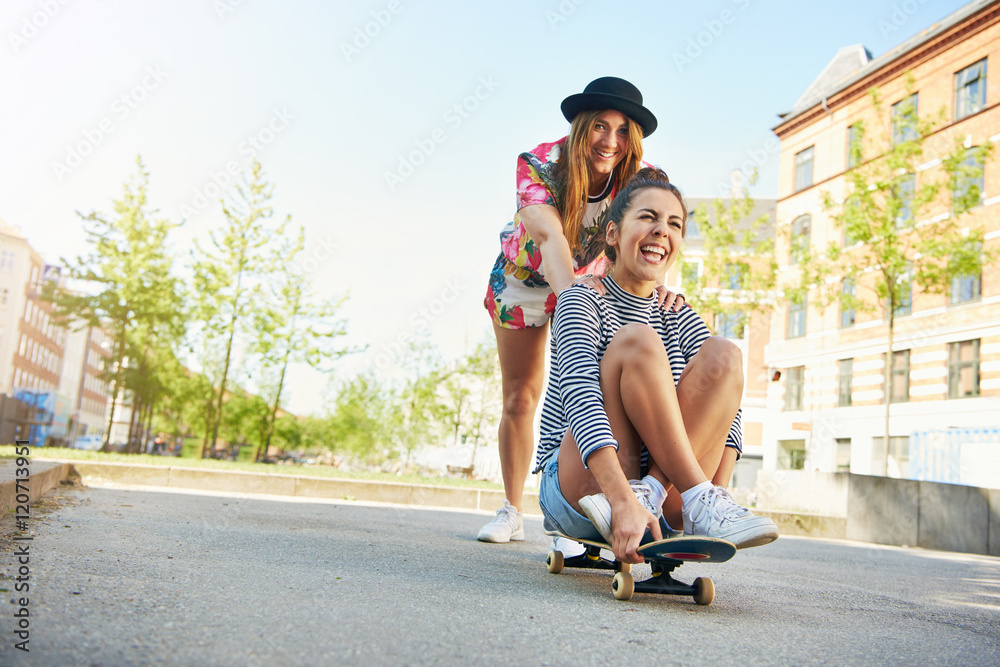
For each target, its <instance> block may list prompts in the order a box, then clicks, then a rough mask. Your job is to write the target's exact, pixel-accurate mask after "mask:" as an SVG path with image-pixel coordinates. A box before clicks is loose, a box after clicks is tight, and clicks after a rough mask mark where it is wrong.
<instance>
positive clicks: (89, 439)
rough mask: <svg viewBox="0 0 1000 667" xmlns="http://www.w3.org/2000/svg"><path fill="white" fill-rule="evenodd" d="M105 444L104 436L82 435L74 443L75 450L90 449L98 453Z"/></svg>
mask: <svg viewBox="0 0 1000 667" xmlns="http://www.w3.org/2000/svg"><path fill="white" fill-rule="evenodd" d="M103 444H104V436H103V435H81V436H80V437H79V438H77V439H76V441H75V442H74V443H73V449H89V450H91V451H97V450H98V449H100V448H101V445H103Z"/></svg>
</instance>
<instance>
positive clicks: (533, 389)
mask: <svg viewBox="0 0 1000 667" xmlns="http://www.w3.org/2000/svg"><path fill="white" fill-rule="evenodd" d="M493 331H494V333H495V334H496V337H497V353H498V354H499V357H500V373H501V375H502V377H503V380H502V384H503V412H502V414H501V416H500V428H499V431H498V439H499V445H500V471H501V473H502V474H503V487H504V492H505V494H506V496H507V501H508V502H509V503H510V504H511V505H513V506H514V507H516V508H517V509H518V511H521V510H522V507H521V504H522V496H523V495H524V482H525V480H526V479H527V477H528V470H529V469H530V468H531V455H532V452H534V450H535V437H534V421H535V411H536V410H537V408H538V401H539V398H540V397H541V394H542V383H543V381H544V379H545V340H546V338H547V335H546V334H547V333H548V324H546V325H545V326H541V327H531V328H528V329H504V328H502V327H498V326H496V324H494V325H493Z"/></svg>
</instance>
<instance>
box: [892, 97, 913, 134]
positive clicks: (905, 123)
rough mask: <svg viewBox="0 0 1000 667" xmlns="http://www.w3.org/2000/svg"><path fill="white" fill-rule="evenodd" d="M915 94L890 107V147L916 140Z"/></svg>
mask: <svg viewBox="0 0 1000 667" xmlns="http://www.w3.org/2000/svg"><path fill="white" fill-rule="evenodd" d="M917 101H918V100H917V93H913V94H912V95H909V96H907V97H904V98H903V99H901V100H900V101H898V102H896V103H895V104H893V105H892V145H893V146H895V145H896V144H901V143H903V142H904V141H912V140H914V139H916V138H917Z"/></svg>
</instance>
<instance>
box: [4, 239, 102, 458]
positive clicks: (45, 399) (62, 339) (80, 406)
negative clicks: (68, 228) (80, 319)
mask: <svg viewBox="0 0 1000 667" xmlns="http://www.w3.org/2000/svg"><path fill="white" fill-rule="evenodd" d="M60 279H61V277H60V273H59V269H58V267H54V266H52V265H48V264H45V262H44V260H43V258H42V256H41V255H40V254H39V253H38V252H36V251H35V250H34V249H33V248H32V247H31V245H29V243H28V240H27V239H26V238H25V237H24V235H23V234H22V233H21V231H20V229H19V228H17V227H14V226H12V225H8V224H7V223H5V222H3V221H2V220H0V395H7V396H10V397H12V398H13V399H17V400H18V401H20V402H21V405H19V406H18V407H19V409H18V410H13V408H12V410H10V411H7V410H5V411H4V414H3V415H0V419H3V420H5V421H22V420H25V421H26V422H27V423H25V424H17V425H13V426H12V425H11V424H7V425H6V428H4V427H2V426H0V433H3V434H4V435H6V434H8V433H15V432H16V433H18V435H22V436H23V435H26V432H27V430H29V429H27V427H29V426H30V427H33V428H32V429H30V430H31V431H32V439H33V442H34V444H36V445H42V444H65V443H67V442H70V441H72V439H73V438H75V437H76V436H79V435H83V434H84V433H90V434H100V433H103V432H104V428H105V426H104V416H105V414H106V411H107V387H106V386H105V385H104V383H103V382H101V381H100V379H99V377H98V376H99V373H100V365H101V364H100V358H101V357H102V356H107V354H108V353H107V351H106V350H107V346H106V344H104V341H103V332H101V331H100V330H98V329H84V330H82V331H71V330H67V329H66V328H64V327H62V326H59V325H58V324H57V323H56V321H55V320H54V319H53V317H52V307H51V306H50V305H49V304H48V303H47V302H45V301H43V300H42V299H41V291H42V285H43V284H44V282H45V281H47V280H60ZM24 404H27V406H28V409H27V412H25V411H24V410H23V409H20V408H23V407H25V405H24ZM26 415H27V416H26Z"/></svg>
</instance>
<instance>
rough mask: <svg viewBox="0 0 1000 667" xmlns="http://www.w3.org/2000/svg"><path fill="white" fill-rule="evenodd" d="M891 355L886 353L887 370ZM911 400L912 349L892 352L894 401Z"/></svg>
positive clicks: (903, 401) (904, 401)
mask: <svg viewBox="0 0 1000 667" xmlns="http://www.w3.org/2000/svg"><path fill="white" fill-rule="evenodd" d="M888 360H889V355H886V372H888V370H889V366H888ZM909 400H910V351H909V350H897V351H896V352H893V353H892V402H893V403H906V402H907V401H909Z"/></svg>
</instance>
